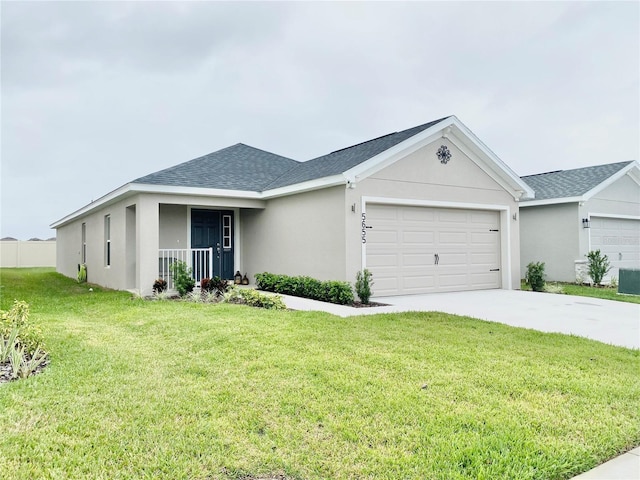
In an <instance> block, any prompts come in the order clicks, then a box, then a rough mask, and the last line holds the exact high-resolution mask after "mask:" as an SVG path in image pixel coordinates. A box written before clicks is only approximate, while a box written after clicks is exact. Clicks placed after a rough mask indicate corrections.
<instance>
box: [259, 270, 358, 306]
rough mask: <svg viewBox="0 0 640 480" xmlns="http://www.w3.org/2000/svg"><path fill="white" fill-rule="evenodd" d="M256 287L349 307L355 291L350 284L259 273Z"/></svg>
mask: <svg viewBox="0 0 640 480" xmlns="http://www.w3.org/2000/svg"><path fill="white" fill-rule="evenodd" d="M256 286H257V287H258V288H259V289H260V290H265V291H267V292H275V293H281V294H283V295H293V296H296V297H304V298H311V299H313V300H320V301H322V302H330V303H338V304H340V305H347V304H350V303H353V290H352V289H351V285H349V283H348V282H340V281H336V280H331V281H320V280H316V279H315V278H311V277H305V276H300V277H290V276H288V275H275V274H273V273H267V272H264V273H258V274H257V275H256Z"/></svg>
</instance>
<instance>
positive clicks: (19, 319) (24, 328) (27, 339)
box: [0, 300, 44, 355]
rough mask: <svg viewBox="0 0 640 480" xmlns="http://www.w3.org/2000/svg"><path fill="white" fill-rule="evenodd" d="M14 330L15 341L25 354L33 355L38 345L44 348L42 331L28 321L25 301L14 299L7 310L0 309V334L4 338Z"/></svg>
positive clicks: (27, 306) (27, 307)
mask: <svg viewBox="0 0 640 480" xmlns="http://www.w3.org/2000/svg"><path fill="white" fill-rule="evenodd" d="M14 330H16V331H17V343H19V344H20V345H22V346H24V349H25V353H26V354H28V355H33V353H35V351H36V349H37V348H38V346H40V347H41V348H44V338H43V336H42V332H41V331H40V329H39V328H38V327H36V326H35V325H33V324H32V323H31V322H30V321H29V304H27V303H26V302H19V301H18V300H16V301H15V302H13V306H12V307H11V309H10V310H9V311H3V310H0V336H1V337H2V338H3V339H5V340H6V339H8V338H9V336H10V334H11V332H12V331H14Z"/></svg>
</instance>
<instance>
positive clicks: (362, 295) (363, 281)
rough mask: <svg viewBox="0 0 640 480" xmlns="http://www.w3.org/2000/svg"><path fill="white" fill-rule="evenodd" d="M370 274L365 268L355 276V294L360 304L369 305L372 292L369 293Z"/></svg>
mask: <svg viewBox="0 0 640 480" xmlns="http://www.w3.org/2000/svg"><path fill="white" fill-rule="evenodd" d="M371 277H372V275H371V272H370V271H369V270H367V269H366V268H365V269H364V270H362V271H359V272H358V273H357V274H356V294H357V295H358V298H359V299H360V301H361V302H362V303H369V299H370V298H371V295H372V294H373V292H372V291H371V285H373V281H372V280H371Z"/></svg>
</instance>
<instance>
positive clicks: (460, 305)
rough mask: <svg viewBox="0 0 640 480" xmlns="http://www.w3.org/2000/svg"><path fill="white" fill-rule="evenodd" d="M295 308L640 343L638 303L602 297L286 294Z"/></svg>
mask: <svg viewBox="0 0 640 480" xmlns="http://www.w3.org/2000/svg"><path fill="white" fill-rule="evenodd" d="M283 299H284V302H285V303H286V305H287V307H289V308H292V309H294V310H318V311H323V312H329V313H332V314H334V315H338V316H340V317H350V316H354V315H372V314H376V313H396V312H410V311H423V312H424V311H438V312H445V313H454V314H457V315H467V316H470V317H474V318H479V319H482V320H490V321H493V322H499V323H504V324H507V325H511V326H514V327H523V328H531V329H534V330H539V331H542V332H557V333H565V334H572V335H578V336H580V337H586V338H590V339H592V340H598V341H599V342H603V343H608V344H611V345H617V346H621V347H627V348H640V305H638V304H634V303H625V302H614V301H611V300H601V299H599V298H589V297H576V296H572V295H558V294H551V293H537V292H524V291H521V290H480V291H473V292H452V293H433V294H429V295H404V296H397V297H376V298H373V299H372V301H375V302H380V303H386V304H388V306H385V307H374V308H353V307H347V306H344V305H334V304H329V303H323V302H317V301H314V300H309V299H306V298H298V297H290V296H287V295H283Z"/></svg>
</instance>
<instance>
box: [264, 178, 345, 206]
mask: <svg viewBox="0 0 640 480" xmlns="http://www.w3.org/2000/svg"><path fill="white" fill-rule="evenodd" d="M349 183H350V182H349V180H348V178H347V177H346V176H345V175H343V174H339V175H332V176H330V177H324V178H318V179H315V180H308V181H306V182H302V183H295V184H293V185H287V186H286V187H279V188H274V189H272V190H265V191H264V192H262V193H261V194H260V198H261V199H263V200H268V199H270V198H276V197H284V196H287V195H294V194H296V193H303V192H310V191H312V190H320V189H322V188H328V187H335V186H337V185H348V184H349Z"/></svg>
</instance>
